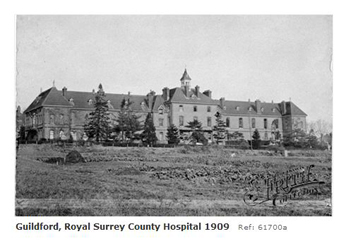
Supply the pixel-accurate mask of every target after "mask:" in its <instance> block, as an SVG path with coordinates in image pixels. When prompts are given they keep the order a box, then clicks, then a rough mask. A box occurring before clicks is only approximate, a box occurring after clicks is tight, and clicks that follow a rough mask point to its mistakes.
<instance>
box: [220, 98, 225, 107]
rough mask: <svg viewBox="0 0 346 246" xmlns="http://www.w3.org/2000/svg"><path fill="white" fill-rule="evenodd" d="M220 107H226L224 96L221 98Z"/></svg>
mask: <svg viewBox="0 0 346 246" xmlns="http://www.w3.org/2000/svg"><path fill="white" fill-rule="evenodd" d="M220 107H221V108H222V109H224V107H225V98H224V97H221V98H220Z"/></svg>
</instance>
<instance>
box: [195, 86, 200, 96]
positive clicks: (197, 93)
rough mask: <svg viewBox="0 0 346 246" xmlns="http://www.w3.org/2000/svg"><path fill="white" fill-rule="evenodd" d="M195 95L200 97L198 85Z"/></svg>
mask: <svg viewBox="0 0 346 246" xmlns="http://www.w3.org/2000/svg"><path fill="white" fill-rule="evenodd" d="M195 94H196V97H198V95H199V86H198V85H196V87H195Z"/></svg>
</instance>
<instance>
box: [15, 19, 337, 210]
mask: <svg viewBox="0 0 346 246" xmlns="http://www.w3.org/2000/svg"><path fill="white" fill-rule="evenodd" d="M332 22H333V18H332V16H330V15H306V16H304V15H300V16H293V15H292V16H290V15H277V16H276V15H270V16H266V15H250V16H247V15H234V16H233V15H214V16H213V15H201V16H199V15H124V16H122V15H113V16H112V15H107V16H102V15H98V16H85V15H84V16H78V15H76V16H73V15H72V16H71V15H70V16H59V15H54V16H48V15H47V16H45V15H40V16H29V15H20V16H17V17H16V92H17V95H16V96H17V97H16V108H17V112H16V123H17V125H16V140H17V141H16V143H17V145H16V194H15V199H16V203H15V204H16V205H15V215H16V216H331V215H332V187H331V183H332V149H333V144H332V142H333V141H332V137H333V133H332V124H333V120H332V119H333V115H332V109H333V107H332V101H333V92H332V87H333V86H332V83H333V56H332V55H333V46H332V34H333V30H332Z"/></svg>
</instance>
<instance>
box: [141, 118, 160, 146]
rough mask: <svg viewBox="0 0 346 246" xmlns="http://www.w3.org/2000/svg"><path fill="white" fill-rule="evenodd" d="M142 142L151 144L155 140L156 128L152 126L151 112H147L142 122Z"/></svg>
mask: <svg viewBox="0 0 346 246" xmlns="http://www.w3.org/2000/svg"><path fill="white" fill-rule="evenodd" d="M141 138H142V141H143V143H146V144H149V145H151V146H152V145H153V144H155V143H156V141H157V137H156V128H155V126H154V121H153V117H152V114H151V113H148V114H147V118H146V119H145V123H144V130H143V132H142V134H141Z"/></svg>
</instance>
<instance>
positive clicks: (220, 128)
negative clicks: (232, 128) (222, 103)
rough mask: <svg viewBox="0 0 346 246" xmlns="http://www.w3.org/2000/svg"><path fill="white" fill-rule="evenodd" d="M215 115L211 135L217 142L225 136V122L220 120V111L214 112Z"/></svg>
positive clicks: (221, 140)
mask: <svg viewBox="0 0 346 246" xmlns="http://www.w3.org/2000/svg"><path fill="white" fill-rule="evenodd" d="M215 117H216V125H215V126H214V127H213V131H214V133H213V136H214V138H215V139H216V143H217V144H219V143H221V142H223V140H224V139H225V138H226V123H225V122H224V121H223V120H222V115H221V114H220V112H216V114H215Z"/></svg>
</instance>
